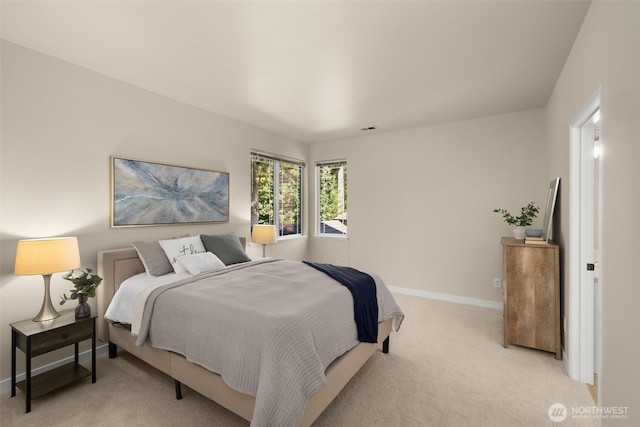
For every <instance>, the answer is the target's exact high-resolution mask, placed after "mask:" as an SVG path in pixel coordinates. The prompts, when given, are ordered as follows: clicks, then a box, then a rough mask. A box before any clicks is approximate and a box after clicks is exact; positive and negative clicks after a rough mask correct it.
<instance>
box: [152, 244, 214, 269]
mask: <svg viewBox="0 0 640 427" xmlns="http://www.w3.org/2000/svg"><path fill="white" fill-rule="evenodd" d="M158 243H160V246H161V247H162V250H163V251H164V253H165V255H167V258H169V262H170V263H171V266H172V267H173V271H175V272H176V273H184V272H185V271H186V269H185V268H184V267H183V266H182V265H181V264H180V263H178V258H180V257H183V256H186V255H193V254H199V253H203V252H206V251H207V250H206V249H205V248H204V245H203V244H202V240H201V239H200V236H191V237H182V238H180V239H169V240H159V241H158Z"/></svg>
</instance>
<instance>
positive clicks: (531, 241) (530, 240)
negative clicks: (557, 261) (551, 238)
mask: <svg viewBox="0 0 640 427" xmlns="http://www.w3.org/2000/svg"><path fill="white" fill-rule="evenodd" d="M524 244H525V245H546V244H547V242H546V240H544V237H525V239H524Z"/></svg>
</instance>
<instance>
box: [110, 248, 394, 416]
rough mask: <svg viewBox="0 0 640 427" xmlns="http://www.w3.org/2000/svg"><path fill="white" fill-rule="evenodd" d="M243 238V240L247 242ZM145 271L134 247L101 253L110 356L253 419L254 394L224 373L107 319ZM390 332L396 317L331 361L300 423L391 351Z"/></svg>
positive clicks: (318, 411) (327, 403)
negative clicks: (130, 359) (137, 362)
mask: <svg viewBox="0 0 640 427" xmlns="http://www.w3.org/2000/svg"><path fill="white" fill-rule="evenodd" d="M244 240H245V239H242V238H241V241H242V244H243V245H245V241H244ZM143 272H144V266H143V265H142V261H141V260H140V258H139V257H138V253H137V252H136V250H135V249H134V248H133V247H131V248H126V249H115V250H109V251H102V252H99V253H98V274H100V276H101V277H102V278H103V281H102V286H99V287H98V338H99V339H100V340H101V341H103V342H108V343H109V358H113V357H116V355H117V347H120V348H122V349H123V350H126V351H127V352H129V353H131V354H133V355H134V356H136V357H138V358H139V359H141V360H143V361H144V362H146V363H148V364H149V365H151V366H153V367H155V368H156V369H159V370H160V371H162V372H164V373H166V374H167V375H169V376H171V377H172V378H173V379H174V380H175V384H176V397H177V398H178V399H180V398H181V397H182V394H181V384H185V385H186V386H188V387H189V388H191V389H192V390H195V391H197V392H198V393H200V394H202V395H204V396H206V397H208V398H209V399H211V400H213V401H215V402H216V403H218V404H219V405H221V406H223V407H225V408H227V409H228V410H230V411H232V412H234V413H236V414H237V415H239V416H240V417H242V418H244V419H245V420H248V421H251V419H252V417H253V408H254V406H255V398H254V397H253V396H249V395H246V394H243V393H240V392H238V391H236V390H234V389H232V388H231V387H229V386H228V385H227V384H226V383H225V382H224V381H223V380H222V377H221V376H220V375H218V374H216V373H213V372H211V371H208V370H206V369H204V368H202V367H201V366H198V365H195V364H193V363H191V362H189V361H187V359H186V358H184V357H183V356H181V355H178V354H176V353H172V352H169V351H166V350H159V349H156V348H153V347H151V345H149V344H146V343H145V345H144V346H142V347H137V346H136V345H135V337H133V336H132V335H131V333H130V331H129V330H128V329H126V328H124V327H121V326H117V325H114V324H112V323H110V322H108V321H106V320H105V318H104V314H105V312H106V310H107V307H108V306H109V303H110V302H111V299H112V298H113V295H114V294H115V292H116V291H117V290H118V288H119V287H120V284H121V283H122V282H123V281H124V280H125V279H127V278H128V277H131V276H133V275H135V274H139V273H143ZM390 333H391V319H389V320H386V321H384V322H382V323H380V324H379V328H378V344H373V343H360V344H358V345H357V346H356V347H354V348H353V349H351V350H350V351H348V352H347V353H345V354H344V355H342V356H340V357H339V358H338V359H336V360H335V361H334V362H333V363H331V365H329V367H328V368H327V370H326V371H325V375H326V377H327V384H325V385H324V386H323V387H322V388H321V389H320V390H319V391H318V392H317V393H316V394H315V395H313V396H312V397H311V399H310V400H309V401H308V403H307V407H306V410H305V413H304V418H303V420H302V423H301V425H303V426H310V425H311V424H312V423H313V421H314V420H315V419H316V418H318V416H319V415H320V414H321V413H322V411H324V409H325V408H326V407H327V406H329V404H330V403H331V402H332V401H333V399H334V398H335V397H336V396H337V395H338V393H340V391H341V390H342V389H343V388H344V386H345V385H346V384H347V383H348V382H349V380H350V379H351V378H352V377H353V376H354V375H355V374H356V372H358V370H360V368H361V367H362V366H363V365H364V364H365V362H366V361H367V360H369V358H370V357H371V356H372V355H373V354H374V353H375V352H376V351H377V349H378V348H379V344H382V351H383V352H384V353H388V351H389V334H390Z"/></svg>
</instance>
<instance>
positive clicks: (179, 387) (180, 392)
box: [173, 380, 182, 400]
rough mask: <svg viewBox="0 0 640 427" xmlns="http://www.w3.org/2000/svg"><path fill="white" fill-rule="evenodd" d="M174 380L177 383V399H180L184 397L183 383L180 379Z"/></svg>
mask: <svg viewBox="0 0 640 427" xmlns="http://www.w3.org/2000/svg"><path fill="white" fill-rule="evenodd" d="M173 381H174V382H175V383H176V399H178V400H180V399H182V384H180V381H178V380H173Z"/></svg>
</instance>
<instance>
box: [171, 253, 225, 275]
mask: <svg viewBox="0 0 640 427" xmlns="http://www.w3.org/2000/svg"><path fill="white" fill-rule="evenodd" d="M178 264H180V265H181V266H182V267H184V268H185V269H186V270H187V271H188V272H189V273H191V274H193V275H194V276H195V275H197V274H200V273H206V272H207V271H214V270H220V269H222V268H224V267H225V265H224V263H223V262H222V261H220V258H218V257H217V256H215V255H214V254H212V253H211V252H205V253H203V254H193V255H185V256H181V257H180V258H178Z"/></svg>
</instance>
